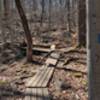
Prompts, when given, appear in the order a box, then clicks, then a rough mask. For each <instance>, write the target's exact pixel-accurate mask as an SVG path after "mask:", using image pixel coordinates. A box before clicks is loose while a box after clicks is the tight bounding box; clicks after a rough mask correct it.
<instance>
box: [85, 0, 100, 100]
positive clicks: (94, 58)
mask: <svg viewBox="0 0 100 100" xmlns="http://www.w3.org/2000/svg"><path fill="white" fill-rule="evenodd" d="M86 4H87V48H88V60H87V61H88V67H89V100H99V99H100V11H99V9H100V0H87V3H86Z"/></svg>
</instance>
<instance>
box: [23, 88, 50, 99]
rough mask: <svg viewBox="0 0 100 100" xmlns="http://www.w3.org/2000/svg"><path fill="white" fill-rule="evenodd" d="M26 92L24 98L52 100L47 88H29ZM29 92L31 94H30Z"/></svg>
mask: <svg viewBox="0 0 100 100" xmlns="http://www.w3.org/2000/svg"><path fill="white" fill-rule="evenodd" d="M26 92H27V94H26V96H25V98H24V99H23V100H50V99H49V94H48V90H47V88H28V89H27V90H26ZM30 92H31V94H30ZM28 94H30V95H29V96H28Z"/></svg>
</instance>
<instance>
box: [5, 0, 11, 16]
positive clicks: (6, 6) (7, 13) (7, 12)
mask: <svg viewBox="0 0 100 100" xmlns="http://www.w3.org/2000/svg"><path fill="white" fill-rule="evenodd" d="M9 11H10V1H9V0H4V16H5V17H6V18H7V17H8V15H9Z"/></svg>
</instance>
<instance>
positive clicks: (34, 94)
mask: <svg viewBox="0 0 100 100" xmlns="http://www.w3.org/2000/svg"><path fill="white" fill-rule="evenodd" d="M30 89H31V91H32V95H33V96H31V100H37V98H36V95H37V93H36V92H37V89H36V88H30Z"/></svg>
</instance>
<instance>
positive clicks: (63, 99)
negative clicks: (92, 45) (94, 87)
mask: <svg viewBox="0 0 100 100" xmlns="http://www.w3.org/2000/svg"><path fill="white" fill-rule="evenodd" d="M55 33H56V32H55ZM55 33H52V36H51V37H53V38H50V37H49V38H48V39H45V40H44V36H43V40H44V41H45V42H47V40H49V42H48V43H51V44H55V45H56V48H57V49H58V50H61V49H62V48H63V49H65V50H66V48H69V47H70V46H71V45H67V46H66V43H67V44H69V42H71V39H69V40H67V41H66V35H64V34H65V33H66V32H65V33H64V34H63V36H62V35H61V34H60V32H59V35H58V33H57V34H55ZM61 36H62V37H61ZM68 36H69V35H68V34H67V37H68ZM46 38H47V37H46ZM38 39H39V38H38ZM38 39H35V38H33V40H38ZM52 41H53V42H52ZM38 43H40V41H37V42H36V41H35V44H38ZM20 46H21V45H20ZM0 50H1V51H2V48H0ZM46 55H47V53H34V54H33V61H34V62H33V63H28V62H26V57H25V51H24V50H21V49H20V47H19V45H18V46H17V45H13V46H12V45H11V44H9V43H8V44H6V45H4V46H3V51H2V53H1V54H0V57H1V64H0V91H2V92H0V96H2V97H1V98H0V99H1V100H11V99H7V98H5V97H4V96H5V95H9V94H11V95H19V94H21V93H23V92H24V91H25V89H26V87H25V84H26V81H27V80H28V79H29V78H31V77H33V76H34V75H35V74H36V73H37V71H38V70H39V69H40V68H41V66H42V65H43V63H44V62H45V60H46V58H45V59H44V60H42V59H43V58H44V57H45V56H46ZM86 58H87V52H86V48H83V47H82V48H76V49H74V50H72V51H69V52H66V53H64V52H61V59H60V61H59V62H58V64H57V66H56V67H55V72H54V74H53V77H52V79H51V81H50V83H49V84H48V90H49V94H50V97H51V98H52V99H53V100H87V99H88V94H87V91H88V87H87V84H88V82H87V64H86ZM3 91H4V92H3ZM5 93H6V94H5ZM19 98H20V97H19V96H18V97H16V100H19ZM12 100H13V99H12Z"/></svg>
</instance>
